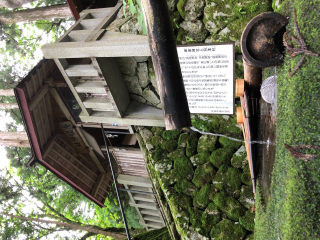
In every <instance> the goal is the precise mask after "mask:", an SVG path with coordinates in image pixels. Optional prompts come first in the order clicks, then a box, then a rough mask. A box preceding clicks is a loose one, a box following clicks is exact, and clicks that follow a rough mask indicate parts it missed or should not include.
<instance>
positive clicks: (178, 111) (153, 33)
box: [141, 0, 191, 130]
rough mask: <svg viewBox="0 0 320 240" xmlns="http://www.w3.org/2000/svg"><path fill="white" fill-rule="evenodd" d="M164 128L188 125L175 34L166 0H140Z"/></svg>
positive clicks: (187, 108)
mask: <svg viewBox="0 0 320 240" xmlns="http://www.w3.org/2000/svg"><path fill="white" fill-rule="evenodd" d="M141 3H142V10H143V15H144V19H145V22H146V27H147V33H148V39H149V47H150V52H151V57H152V61H153V66H154V70H155V73H156V78H157V84H158V88H159V94H160V99H161V103H162V109H163V114H164V122H165V125H166V129H168V130H169V129H181V128H183V127H190V126H191V119H190V112H189V106H188V102H187V96H186V92H185V89H184V84H183V79H182V74H181V69H180V64H179V60H178V53H177V48H176V43H175V37H174V34H173V31H172V26H171V20H170V16H169V12H168V6H167V2H166V1H165V0H142V1H141Z"/></svg>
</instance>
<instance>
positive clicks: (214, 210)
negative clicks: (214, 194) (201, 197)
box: [201, 202, 222, 226]
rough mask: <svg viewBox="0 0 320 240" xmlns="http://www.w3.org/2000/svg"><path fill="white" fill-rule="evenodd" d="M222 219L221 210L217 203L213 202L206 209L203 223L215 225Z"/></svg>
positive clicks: (202, 219)
mask: <svg viewBox="0 0 320 240" xmlns="http://www.w3.org/2000/svg"><path fill="white" fill-rule="evenodd" d="M221 219H222V218H221V211H220V210H219V208H218V206H217V205H215V204H214V203H213V202H211V203H209V205H208V207H207V208H206V209H205V210H204V212H203V214H202V218H201V221H202V224H203V225H206V224H210V225H211V226H213V225H216V224H217V223H218V222H220V221H221Z"/></svg>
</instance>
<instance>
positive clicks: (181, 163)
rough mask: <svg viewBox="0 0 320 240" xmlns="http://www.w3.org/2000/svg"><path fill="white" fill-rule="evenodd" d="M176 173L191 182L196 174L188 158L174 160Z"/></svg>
mask: <svg viewBox="0 0 320 240" xmlns="http://www.w3.org/2000/svg"><path fill="white" fill-rule="evenodd" d="M174 169H175V171H176V172H177V173H178V174H179V175H180V176H181V177H183V178H186V179H188V180H191V179H192V177H193V174H194V171H193V167H192V163H191V162H190V160H189V159H188V158H187V157H180V158H177V159H175V160H174Z"/></svg>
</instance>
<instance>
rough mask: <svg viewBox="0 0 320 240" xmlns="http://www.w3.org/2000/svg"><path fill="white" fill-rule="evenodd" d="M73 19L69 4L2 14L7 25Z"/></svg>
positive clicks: (1, 17)
mask: <svg viewBox="0 0 320 240" xmlns="http://www.w3.org/2000/svg"><path fill="white" fill-rule="evenodd" d="M67 17H72V13H71V11H70V9H69V5H68V4H58V5H52V6H47V7H38V8H32V9H25V10H20V11H5V12H3V13H2V14H0V21H2V22H4V23H6V24H12V23H18V22H33V21H40V20H49V19H53V18H67Z"/></svg>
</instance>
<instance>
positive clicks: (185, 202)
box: [169, 193, 192, 217]
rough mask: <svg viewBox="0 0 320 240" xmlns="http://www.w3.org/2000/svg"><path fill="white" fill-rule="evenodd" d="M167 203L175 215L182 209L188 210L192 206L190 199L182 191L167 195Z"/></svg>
mask: <svg viewBox="0 0 320 240" xmlns="http://www.w3.org/2000/svg"><path fill="white" fill-rule="evenodd" d="M169 205H170V209H171V211H172V214H173V215H174V216H175V217H177V216H179V214H180V213H181V212H183V211H186V210H189V209H190V208H191V207H192V199H191V198H190V197H188V196H187V195H184V194H182V193H177V194H175V195H171V196H170V197H169Z"/></svg>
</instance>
